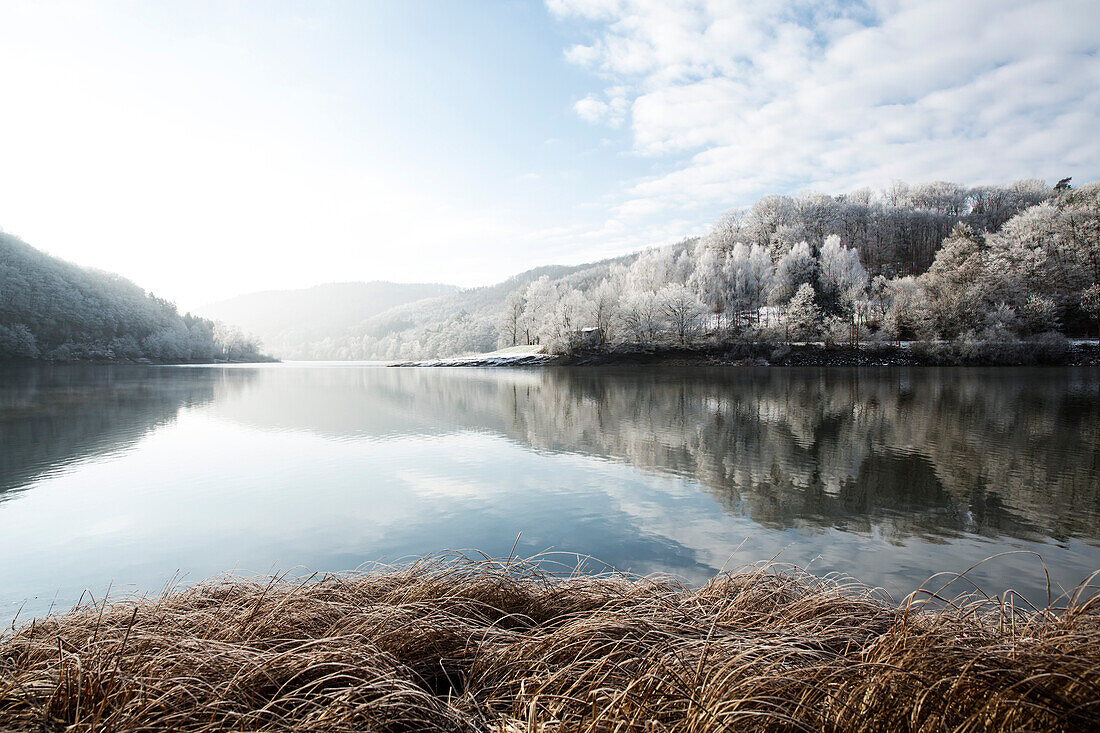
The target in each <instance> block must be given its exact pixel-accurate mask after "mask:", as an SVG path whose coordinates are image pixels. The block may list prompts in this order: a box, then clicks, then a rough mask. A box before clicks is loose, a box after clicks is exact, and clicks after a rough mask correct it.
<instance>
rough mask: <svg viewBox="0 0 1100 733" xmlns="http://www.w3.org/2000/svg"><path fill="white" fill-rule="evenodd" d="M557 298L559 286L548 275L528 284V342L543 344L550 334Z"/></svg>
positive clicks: (525, 299) (524, 308)
mask: <svg viewBox="0 0 1100 733" xmlns="http://www.w3.org/2000/svg"><path fill="white" fill-rule="evenodd" d="M557 300H558V291H557V288H556V287H555V286H554V284H553V283H551V282H550V278H549V277H548V276H547V275H543V276H542V277H540V278H539V279H538V280H535V281H533V282H531V283H530V284H529V285H528V286H527V292H525V293H524V301H525V304H524V307H523V322H524V325H525V327H526V329H527V332H528V339H527V342H528V343H532V344H541V343H543V339H545V338H547V337H548V336H549V332H550V317H551V314H552V313H553V310H554V305H555V304H556V303H557Z"/></svg>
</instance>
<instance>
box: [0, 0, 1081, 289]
mask: <svg viewBox="0 0 1100 733" xmlns="http://www.w3.org/2000/svg"><path fill="white" fill-rule="evenodd" d="M1098 7H1100V6H1098V5H1097V4H1096V3H1095V2H1091V1H1090V2H1081V1H1078V2H1074V1H1069V0H1067V1H1061V0H1049V1H1045V2H1026V1H1023V0H1021V1H1019V2H1016V1H1015V0H997V1H996V2H994V1H993V0H973V2H968V3H965V4H959V3H946V2H936V1H935V0H915V1H914V2H906V3H898V2H892V1H891V0H868V1H867V2H863V3H858V4H851V3H829V2H806V1H803V0H797V1H795V2H789V3H776V2H771V1H770V0H759V1H756V0H754V1H752V2H738V3H734V2H727V1H725V0H723V1H721V2H719V1H714V2H711V1H709V0H685V1H684V2H655V1H654V0H548V2H547V3H546V4H542V3H537V2H476V3H465V2H448V1H446V0H432V1H430V2H429V1H427V0H411V1H404V2H396V1H395V2H310V3H306V2H300V3H285V2H284V3H271V2H264V3H261V2H239V3H223V2H217V3H215V2H210V3H199V2H136V1H133V0H131V1H126V2H102V3H96V4H91V3H78V2H53V1H50V2H29V1H28V2H23V1H22V0H5V2H3V3H0V100H4V109H5V111H4V113H3V114H0V171H2V172H3V173H2V174H0V227H2V228H3V229H4V230H5V231H8V232H11V233H14V234H16V235H19V236H21V237H22V238H24V239H25V240H26V241H28V242H29V243H30V244H32V245H34V246H37V247H40V248H42V249H45V250H47V251H49V252H50V253H52V254H55V255H58V256H61V257H64V258H66V259H70V260H73V261H76V262H79V263H81V264H86V265H91V266H95V267H99V268H102V269H107V270H112V271H116V272H120V273H122V274H123V275H125V276H127V277H130V278H131V279H133V280H135V281H136V282H138V283H140V284H142V285H144V286H145V287H147V288H150V289H152V290H154V291H155V292H157V293H158V294H160V295H163V296H165V297H169V298H172V299H176V300H178V301H179V302H180V304H181V305H182V306H183V307H185V308H186V307H193V306H196V305H199V304H201V303H203V302H206V301H209V300H213V299H216V298H221V297H227V296H231V295H234V294H238V293H241V292H247V291H252V290H258V289H269V288H283V287H304V286H308V285H312V284H316V283H319V282H329V281H336V280H373V279H385V280H397V281H443V282H452V283H456V284H460V285H478V284H485V283H490V282H495V281H498V280H501V279H503V278H504V277H507V276H508V275H510V274H513V273H515V272H517V271H519V270H522V269H526V268H529V267H533V266H536V265H540V264H546V263H551V262H562V263H570V262H582V261H588V260H593V259H598V258H601V257H604V256H608V255H612V254H617V253H620V252H625V251H631V250H633V249H637V248H640V247H643V246H647V245H651V244H661V243H665V242H668V241H675V240H676V239H678V238H680V237H683V236H686V235H691V234H695V233H699V232H701V231H703V230H705V228H706V227H707V225H708V224H709V223H710V222H711V221H713V219H714V218H715V217H716V216H717V215H718V214H719V213H720V212H721V211H723V210H725V209H726V208H729V207H730V206H735V205H746V204H750V203H751V202H752V201H753V200H754V199H755V198H757V197H759V196H760V195H763V194H766V193H787V192H797V191H802V190H808V189H815V190H824V191H828V192H842V191H846V190H851V189H854V188H858V187H861V186H872V187H874V186H883V185H888V184H889V183H890V182H891V181H893V180H896V179H904V180H909V181H912V182H918V181H924V180H933V179H949V180H957V181H959V182H962V183H981V182H993V181H1010V180H1013V179H1016V178H1023V177H1040V178H1046V179H1047V180H1048V181H1050V182H1053V180H1057V178H1060V177H1062V176H1065V175H1073V176H1074V177H1075V180H1076V181H1078V182H1083V181H1086V180H1093V179H1095V178H1096V171H1097V167H1098V165H1100V147H1098V145H1100V143H1097V141H1096V137H1097V136H1096V135H1095V131H1096V130H1097V129H1100V124H1098V123H1100V91H1098V90H1100V63H1098V57H1097V52H1098V49H1100V42H1098V41H1097V34H1096V33H1095V32H1094V29H1095V28H1096V27H1098V26H1100V10H1098Z"/></svg>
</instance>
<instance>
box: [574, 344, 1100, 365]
mask: <svg viewBox="0 0 1100 733" xmlns="http://www.w3.org/2000/svg"><path fill="white" fill-rule="evenodd" d="M553 363H554V364H559V365H563V366H640V365H651V364H652V365H658V364H659V365H665V366H1031V365H1057V366H1093V365H1097V364H1100V347H1098V346H1097V344H1096V343H1095V342H1083V343H1069V344H1066V345H1064V346H1060V347H1058V348H1042V347H1040V348H1026V347H1021V346H1018V345H1016V344H1011V345H1005V346H1004V347H1002V348H996V347H992V346H991V347H989V348H986V349H979V348H975V349H968V348H966V347H965V346H962V345H958V344H951V343H922V342H909V343H903V344H901V345H897V344H864V345H861V346H859V347H858V348H856V347H852V346H840V345H825V344H822V343H809V344H769V343H744V344H701V345H693V346H685V347H677V346H654V347H640V346H637V345H624V346H613V347H609V348H602V349H601V348H588V349H579V350H576V351H574V352H572V353H570V354H566V355H563V356H560V357H558V358H557V359H556V360H555V361H554V362H553Z"/></svg>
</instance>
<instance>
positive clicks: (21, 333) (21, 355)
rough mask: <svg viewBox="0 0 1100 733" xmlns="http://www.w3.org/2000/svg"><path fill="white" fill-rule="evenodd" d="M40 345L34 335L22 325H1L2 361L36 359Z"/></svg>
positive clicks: (0, 344)
mask: <svg viewBox="0 0 1100 733" xmlns="http://www.w3.org/2000/svg"><path fill="white" fill-rule="evenodd" d="M38 354H39V351H38V344H37V343H36V342H35V338H34V334H33V333H31V332H30V329H28V328H27V327H26V325H24V324H22V323H13V324H11V325H10V326H5V325H4V324H2V323H0V359H36V358H38Z"/></svg>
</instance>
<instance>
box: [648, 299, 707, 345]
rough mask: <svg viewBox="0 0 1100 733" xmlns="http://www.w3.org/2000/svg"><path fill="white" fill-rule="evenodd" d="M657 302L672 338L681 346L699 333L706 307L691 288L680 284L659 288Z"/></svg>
mask: <svg viewBox="0 0 1100 733" xmlns="http://www.w3.org/2000/svg"><path fill="white" fill-rule="evenodd" d="M657 300H658V302H659V303H660V307H661V311H662V312H663V313H664V316H665V320H666V322H667V323H668V325H669V328H670V330H671V332H672V336H673V338H675V339H676V341H677V342H678V343H679V344H680V345H681V346H683V345H684V344H686V343H687V342H688V340H690V339H691V338H693V337H694V336H695V335H696V334H697V333H698V332H699V328H700V324H701V323H702V319H703V316H704V315H705V314H706V310H707V309H706V306H705V305H704V304H703V302H702V301H701V300H699V296H697V295H696V294H695V292H694V291H693V290H692V289H691V288H689V287H687V286H685V285H681V284H680V283H669V284H668V285H666V286H664V287H663V288H661V290H660V291H659V292H658V293H657Z"/></svg>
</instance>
